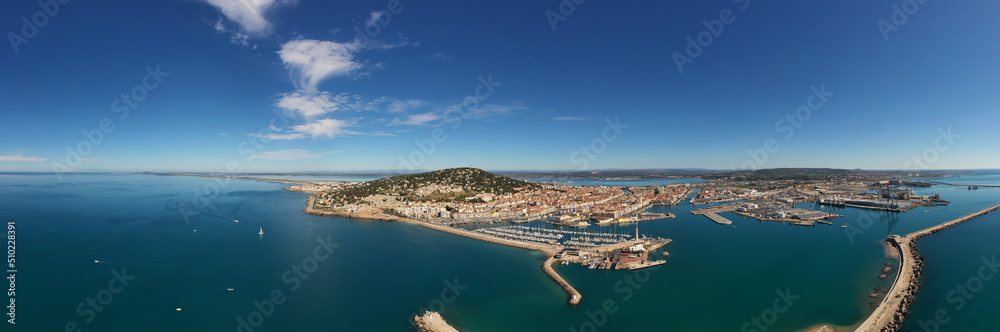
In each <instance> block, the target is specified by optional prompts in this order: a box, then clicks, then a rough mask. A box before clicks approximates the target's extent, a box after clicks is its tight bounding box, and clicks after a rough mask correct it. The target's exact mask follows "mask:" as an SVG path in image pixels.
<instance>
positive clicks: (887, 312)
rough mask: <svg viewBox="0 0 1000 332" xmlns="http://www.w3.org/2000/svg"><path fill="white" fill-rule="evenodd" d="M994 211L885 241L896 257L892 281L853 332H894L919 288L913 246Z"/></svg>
mask: <svg viewBox="0 0 1000 332" xmlns="http://www.w3.org/2000/svg"><path fill="white" fill-rule="evenodd" d="M997 209H1000V204H997V205H994V206H991V207H989V208H986V209H983V210H980V211H978V212H975V213H971V214H968V215H965V216H963V217H960V218H957V219H954V220H951V221H948V222H945V223H942V224H939V225H936V226H932V227H928V228H925V229H922V230H919V231H916V232H913V233H910V234H907V235H904V236H899V235H892V236H890V237H889V238H888V239H886V240H885V241H886V243H888V244H889V245H891V246H893V247H894V248H896V249H897V250H898V252H899V253H900V255H899V268H898V269H897V272H896V281H895V282H894V283H893V284H892V287H891V288H889V291H888V292H887V293H886V295H885V298H884V299H882V302H881V303H879V305H878V307H876V308H875V311H874V312H872V314H871V315H870V316H868V319H866V320H865V321H864V322H863V323H861V325H860V326H858V328H857V329H856V330H855V332H876V331H877V332H895V331H899V330H900V328H901V327H902V325H903V320H904V319H905V318H906V316H907V315H908V314H909V308H910V305H912V304H913V297H914V295H915V294H916V293H917V290H918V289H920V286H921V284H922V282H921V280H920V276H921V273H922V271H923V267H924V261H923V257H920V254H919V253H918V252H917V247H916V242H917V240H918V239H920V238H922V237H924V236H927V235H930V234H934V233H937V232H940V231H942V230H945V229H948V228H951V227H954V226H955V225H958V224H961V223H963V222H966V221H969V220H972V219H975V218H978V217H981V216H983V215H985V214H987V213H990V212H993V211H996V210H997Z"/></svg>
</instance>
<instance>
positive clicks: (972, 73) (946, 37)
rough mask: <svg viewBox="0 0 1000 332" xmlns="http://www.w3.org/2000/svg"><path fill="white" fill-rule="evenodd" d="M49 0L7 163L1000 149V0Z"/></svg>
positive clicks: (28, 7) (258, 166)
mask: <svg viewBox="0 0 1000 332" xmlns="http://www.w3.org/2000/svg"><path fill="white" fill-rule="evenodd" d="M43 3H45V2H44V1H43ZM52 3H54V4H59V2H55V1H53V2H50V3H49V5H46V7H45V8H43V7H41V6H39V4H38V2H37V1H22V0H16V1H5V2H4V3H3V4H2V5H0V6H2V7H3V10H0V12H2V13H3V15H0V22H2V23H3V24H2V25H0V26H2V27H3V32H5V36H6V37H7V38H6V40H7V43H6V44H4V48H5V49H3V50H0V61H2V63H3V66H2V70H0V112H2V113H0V114H2V116H0V171H42V172H52V171H56V172H83V171H199V172H208V171H218V172H221V171H227V169H228V170H229V171H239V172H282V171H347V170H395V169H400V168H403V169H406V168H415V169H439V168H446V167H457V166H475V167H480V168H485V169H493V170H524V169H556V170H566V169H603V168H694V167H697V168H716V169H730V168H775V167H837V168H866V169H901V168H911V169H921V168H941V169H943V168H998V167H1000V153H998V152H1000V151H998V149H997V147H996V146H997V145H996V142H998V141H1000V133H998V132H1000V131H998V130H997V129H996V124H997V123H998V121H997V120H1000V93H998V91H1000V44H997V43H996V41H997V40H1000V27H998V26H997V23H996V20H995V15H993V13H996V12H997V11H998V10H1000V3H997V2H995V1H966V2H961V3H952V2H943V1H927V2H926V3H924V4H921V5H919V6H916V7H914V6H912V4H913V3H915V2H912V3H909V2H905V1H884V0H878V1H853V2H849V3H843V2H831V1H819V2H816V1H812V2H801V3H775V2H764V1H756V0H751V1H744V0H735V1H728V0H727V1H694V0H690V1H687V0H683V1H670V2H656V1H634V2H624V3H622V2H608V1H585V2H583V3H581V4H574V2H571V1H569V0H566V1H554V0H553V1H519V2H516V3H515V2H512V1H449V2H437V1H435V2H422V1H410V0H402V1H400V2H395V1H389V2H387V1H350V2H331V1H318V0H297V1H287V0H285V1H282V0H277V1H274V0H243V1H234V0H187V1H158V0H154V1H79V2H77V1H70V2H68V3H65V4H59V6H58V9H57V10H54V8H56V7H55V6H54V5H52ZM570 5H572V6H570ZM894 6H895V7H894ZM895 8H900V10H899V11H898V12H897V11H896V10H895ZM46 10H47V11H48V12H46ZM50 12H54V13H52V14H50ZM393 12H395V13H393ZM907 12H909V14H907ZM53 14H54V15H53ZM904 15H905V21H904V20H903V18H904ZM22 17H23V18H25V19H26V20H27V21H29V22H31V21H32V20H34V21H35V23H31V24H28V25H30V26H28V27H26V26H25V25H26V24H25V23H24V21H23V20H22ZM880 21H882V22H883V24H881V25H880V23H879V22H880ZM706 22H707V23H706ZM706 24H707V25H706ZM553 27H554V28H555V29H553ZM720 27H721V29H720ZM35 29H37V31H34V30H35ZM356 29H357V30H361V31H368V32H367V33H364V34H363V35H359V34H358V33H357V32H356V31H357V30H356ZM713 32H714V33H713ZM699 36H700V38H701V39H699ZM709 36H711V38H709ZM689 37H690V38H691V39H690V40H691V41H693V42H694V43H696V44H697V43H699V42H700V43H701V44H702V45H705V46H701V45H699V46H694V45H690V44H689V41H688V38H689ZM887 37H888V38H887ZM698 48H700V52H698V50H697V49H698ZM689 51H692V52H689ZM684 58H687V59H690V61H682V62H683V63H681V66H680V68H681V69H682V70H679V69H678V68H679V66H678V60H677V59H684ZM157 68H158V69H157ZM157 72H159V74H156V73H157ZM484 82H487V83H484ZM816 91H824V92H823V93H820V94H823V96H822V98H819V97H812V98H810V96H813V95H814V94H817V92H816ZM477 93H478V95H477ZM123 96H125V97H124V98H125V99H128V100H125V99H123ZM132 99H141V101H139V100H132ZM463 102H464V103H463ZM810 104H811V106H812V108H809V107H810ZM797 109H800V110H798V111H797ZM797 112H798V115H796V113H797ZM126 114H127V116H125V115H126ZM789 114H790V115H789ZM788 116H791V117H792V118H791V119H788V118H786V117H788ZM102 121H104V123H103V125H104V127H103V129H104V130H103V131H102V130H101V129H102ZM459 121H460V122H459ZM609 123H617V124H615V125H609ZM793 124H794V125H793ZM112 126H113V129H111V127H112ZM792 129H794V131H792ZM85 132H88V133H90V134H89V135H85V134H84V133H85ZM98 132H99V133H100V134H96V133H98ZM88 136H89V138H88ZM416 142H421V143H420V144H418V143H416Z"/></svg>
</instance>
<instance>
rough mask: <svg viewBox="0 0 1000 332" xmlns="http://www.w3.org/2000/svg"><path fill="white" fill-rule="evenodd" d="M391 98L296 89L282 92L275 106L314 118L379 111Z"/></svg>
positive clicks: (304, 116) (307, 117)
mask: <svg viewBox="0 0 1000 332" xmlns="http://www.w3.org/2000/svg"><path fill="white" fill-rule="evenodd" d="M390 100H392V98H389V97H379V98H376V99H375V100H371V101H367V100H365V99H364V98H363V97H361V96H359V95H352V94H349V93H341V94H338V95H334V94H331V93H329V92H326V91H323V92H306V91H296V92H289V93H285V94H282V95H281V97H280V98H278V101H277V103H275V106H278V107H280V108H282V109H284V110H285V111H286V112H289V113H292V114H296V115H299V116H302V117H303V118H306V119H313V118H315V117H317V116H320V115H323V114H326V113H330V112H334V111H358V112H367V111H377V110H378V108H379V105H382V104H384V103H387V102H389V101H390ZM393 103H395V102H393ZM390 107H391V106H390Z"/></svg>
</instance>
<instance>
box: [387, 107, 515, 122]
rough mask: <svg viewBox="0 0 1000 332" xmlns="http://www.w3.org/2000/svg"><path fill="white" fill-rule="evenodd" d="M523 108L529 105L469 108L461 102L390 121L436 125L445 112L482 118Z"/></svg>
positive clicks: (463, 116) (469, 117)
mask: <svg viewBox="0 0 1000 332" xmlns="http://www.w3.org/2000/svg"><path fill="white" fill-rule="evenodd" d="M522 109H527V107H524V106H521V105H497V104H486V105H482V106H480V107H478V108H476V109H472V110H467V109H464V108H463V107H462V105H461V104H456V105H453V106H449V107H445V108H442V109H438V110H434V111H431V112H426V113H419V114H410V115H407V116H405V117H402V118H397V119H395V120H394V121H392V122H391V123H389V125H412V126H424V125H436V124H437V121H438V120H443V119H444V117H445V114H454V115H455V116H461V117H462V118H465V119H473V120H481V119H487V118H491V117H494V116H505V115H509V114H511V113H513V111H516V110H522ZM490 121H496V119H490Z"/></svg>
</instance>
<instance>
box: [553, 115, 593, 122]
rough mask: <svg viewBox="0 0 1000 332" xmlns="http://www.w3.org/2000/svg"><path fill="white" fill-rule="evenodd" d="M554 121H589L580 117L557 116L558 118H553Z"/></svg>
mask: <svg viewBox="0 0 1000 332" xmlns="http://www.w3.org/2000/svg"><path fill="white" fill-rule="evenodd" d="M552 120H556V121H587V118H580V117H575V116H557V117H554V118H552Z"/></svg>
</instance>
